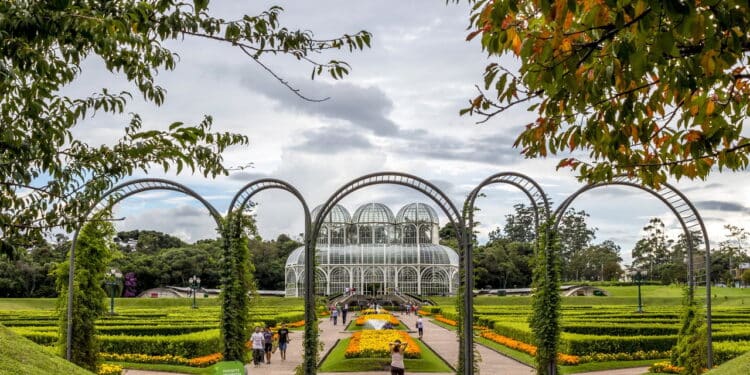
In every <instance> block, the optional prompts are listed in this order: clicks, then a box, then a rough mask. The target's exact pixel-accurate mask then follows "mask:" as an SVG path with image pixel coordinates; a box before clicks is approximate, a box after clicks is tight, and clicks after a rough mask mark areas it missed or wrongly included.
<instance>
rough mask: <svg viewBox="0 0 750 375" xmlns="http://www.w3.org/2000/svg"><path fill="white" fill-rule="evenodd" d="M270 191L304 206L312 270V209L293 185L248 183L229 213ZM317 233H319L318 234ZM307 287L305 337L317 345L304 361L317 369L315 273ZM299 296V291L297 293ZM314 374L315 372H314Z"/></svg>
mask: <svg viewBox="0 0 750 375" xmlns="http://www.w3.org/2000/svg"><path fill="white" fill-rule="evenodd" d="M269 189H279V190H284V191H287V192H289V193H291V194H292V195H294V197H295V198H297V200H299V202H300V204H302V210H303V211H304V213H305V233H304V241H305V268H304V269H305V270H312V269H313V268H314V264H315V261H314V254H313V251H311V249H312V245H311V241H314V240H316V239H317V238H314V237H313V236H311V235H310V226H311V219H310V208H309V207H308V205H307V201H305V198H304V197H303V196H302V193H300V192H299V190H297V188H295V187H294V186H293V185H292V184H290V183H288V182H286V181H284V180H279V179H276V178H261V179H258V180H255V181H252V182H250V183H248V184H247V185H245V186H243V187H242V188H241V189H240V190H239V191H238V192H237V194H235V196H234V198H232V202H231V203H230V204H229V211H228V213H229V214H231V213H232V212H235V211H237V212H242V211H243V210H244V209H245V208H246V207H247V205H248V203H250V199H251V198H252V197H253V196H255V194H258V193H260V192H261V191H263V190H269ZM316 233H317V232H316ZM315 237H317V236H315ZM304 276H305V285H306V286H307V287H306V288H305V335H307V336H308V337H314V339H313V340H314V344H315V345H305V348H304V350H305V355H304V361H305V366H304V368H305V369H311V368H312V369H314V368H316V365H317V364H316V363H315V359H316V358H317V353H318V337H317V335H315V334H314V332H315V327H316V324H317V323H316V318H315V279H314V276H315V272H305V275H304ZM299 281H300V278H299V277H297V283H299ZM297 293H298V294H299V291H298V292H297ZM313 373H314V370H313Z"/></svg>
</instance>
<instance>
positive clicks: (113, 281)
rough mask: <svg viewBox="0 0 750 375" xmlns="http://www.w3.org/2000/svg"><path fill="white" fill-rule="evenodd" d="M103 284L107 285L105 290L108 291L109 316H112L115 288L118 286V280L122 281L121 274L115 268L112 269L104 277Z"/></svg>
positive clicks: (113, 312)
mask: <svg viewBox="0 0 750 375" xmlns="http://www.w3.org/2000/svg"><path fill="white" fill-rule="evenodd" d="M104 277H105V280H104V283H105V284H106V285H107V290H108V291H109V314H110V315H114V314H115V292H116V291H117V287H118V286H119V285H120V280H121V279H122V272H120V270H118V269H117V268H112V269H110V270H109V272H107V273H106V274H105V275H104Z"/></svg>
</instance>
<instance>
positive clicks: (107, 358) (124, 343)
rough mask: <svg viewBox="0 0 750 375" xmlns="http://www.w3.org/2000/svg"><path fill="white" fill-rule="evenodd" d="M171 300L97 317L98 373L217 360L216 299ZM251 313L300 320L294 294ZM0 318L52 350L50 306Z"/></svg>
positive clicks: (275, 320) (260, 322)
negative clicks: (135, 366)
mask: <svg viewBox="0 0 750 375" xmlns="http://www.w3.org/2000/svg"><path fill="white" fill-rule="evenodd" d="M118 302H119V301H118ZM175 302H183V301H176V300H171V301H170V300H140V301H138V300H122V302H120V304H129V305H132V306H121V307H116V312H117V314H116V315H114V316H105V317H104V318H102V319H100V320H99V321H97V324H96V326H97V330H98V331H99V336H98V338H99V341H100V345H101V349H100V350H101V354H100V358H101V359H102V360H103V361H104V363H103V364H102V365H101V366H100V367H99V371H98V372H99V374H102V375H113V374H119V373H120V372H121V371H122V367H121V365H127V364H133V363H137V364H153V365H178V366H189V367H207V366H210V365H213V364H215V363H217V362H219V361H221V360H222V355H221V353H220V352H221V340H220V336H219V329H218V327H219V317H220V306H218V300H210V301H208V300H206V301H201V303H202V304H204V305H207V306H201V308H199V309H191V308H190V307H189V305H187V304H185V303H184V302H183V303H182V306H171V305H173V304H174V303H175ZM279 305H284V307H283V308H279ZM279 311H283V312H281V313H280V312H279ZM251 316H252V320H253V321H254V323H253V324H252V325H253V326H256V325H257V326H265V325H270V326H272V327H278V325H280V324H282V323H286V324H287V327H288V328H290V329H295V328H299V327H301V326H303V325H304V321H303V320H302V319H303V318H304V311H303V309H302V304H301V301H300V300H296V299H279V298H274V299H272V300H271V299H261V302H259V303H258V304H256V305H255V306H254V307H253V308H252V309H251ZM0 323H2V325H4V326H6V327H8V328H9V329H11V330H12V331H13V332H15V333H17V334H19V335H21V336H24V337H26V338H28V339H30V340H32V341H34V342H36V343H37V344H41V345H43V346H45V347H46V348H47V350H48V351H56V349H55V348H54V345H55V343H56V341H57V337H58V336H57V335H58V326H57V323H58V320H57V317H56V316H55V312H54V310H53V309H44V310H42V309H39V310H25V309H19V310H0Z"/></svg>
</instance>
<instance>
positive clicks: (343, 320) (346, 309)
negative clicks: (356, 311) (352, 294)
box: [341, 303, 349, 325]
mask: <svg viewBox="0 0 750 375" xmlns="http://www.w3.org/2000/svg"><path fill="white" fill-rule="evenodd" d="M348 312H349V304H348V303H345V304H344V307H342V308H341V324H343V325H346V314H347V313H348Z"/></svg>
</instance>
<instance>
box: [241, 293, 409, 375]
mask: <svg viewBox="0 0 750 375" xmlns="http://www.w3.org/2000/svg"><path fill="white" fill-rule="evenodd" d="M366 307H367V308H368V309H372V310H374V311H375V312H376V313H380V312H381V311H385V310H384V309H383V308H382V306H380V305H379V304H375V303H370V304H368V305H367V306H366ZM419 307H420V306H419V305H417V304H408V303H407V304H405V305H403V306H401V309H400V310H401V313H402V314H404V315H412V314H414V315H416V316H417V320H416V323H415V327H416V329H417V332H418V334H419V339H420V340H421V339H422V337H423V334H424V322H423V321H422V317H421V316H420V315H419V313H418V311H419ZM329 308H330V313H331V314H330V320H331V321H332V322H333V325H334V326H335V325H337V324H338V318H339V317H341V322H342V324H344V325H346V318H347V315H348V313H349V304H346V303H345V304H341V303H336V304H332V305H330V306H329ZM393 328H395V327H393V326H392V325H391V324H390V322H388V323H387V325H386V326H384V327H383V329H393ZM250 342H251V345H252V354H253V365H254V366H255V367H260V366H261V365H262V364H263V363H264V362H265V364H267V365H270V364H271V358H272V355H273V354H274V353H276V351H277V350H278V351H279V353H280V357H281V360H282V361H285V360H286V350H287V347H288V346H289V342H291V337H290V331H289V329H288V328H287V326H286V324H282V325H281V328H279V329H278V330H277V331H276V332H273V331H272V330H271V327H269V326H266V327H265V328H261V327H255V332H254V333H253V334H252V335H251V336H250ZM404 350H406V343H401V342H400V341H398V340H396V341H395V342H392V343H390V351H391V374H398V375H400V374H403V373H404V361H403V353H404Z"/></svg>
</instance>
